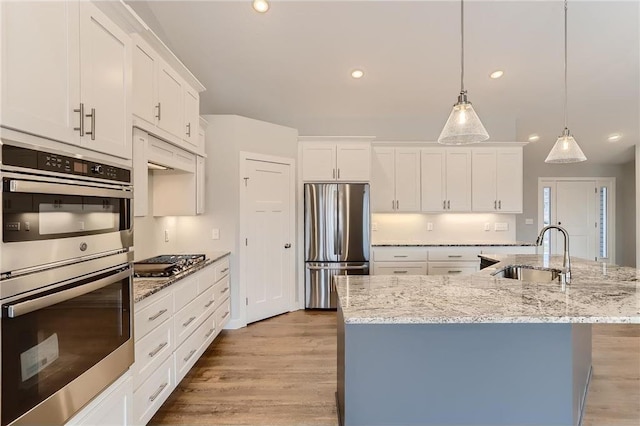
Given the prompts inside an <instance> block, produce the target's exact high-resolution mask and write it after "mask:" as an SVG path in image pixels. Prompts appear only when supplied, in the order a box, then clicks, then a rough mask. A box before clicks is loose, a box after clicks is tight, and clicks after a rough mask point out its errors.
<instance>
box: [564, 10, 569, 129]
mask: <svg viewBox="0 0 640 426" xmlns="http://www.w3.org/2000/svg"><path fill="white" fill-rule="evenodd" d="M567 99H568V95H567V0H564V128H565V129H567V122H568V115H569V113H568V108H567V103H568V101H567Z"/></svg>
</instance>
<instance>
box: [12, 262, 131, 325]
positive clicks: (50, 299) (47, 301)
mask: <svg viewBox="0 0 640 426" xmlns="http://www.w3.org/2000/svg"><path fill="white" fill-rule="evenodd" d="M129 277H131V270H130V269H127V270H125V271H122V272H118V273H117V274H114V275H111V276H108V277H105V278H102V279H99V280H97V281H93V282H91V283H89V284H84V285H79V286H77V287H72V288H70V289H68V290H63V291H59V292H56V293H51V294H48V295H46V296H42V297H38V298H36V299H31V300H27V301H24V302H19V303H16V304H14V305H4V306H3V308H4V307H6V309H7V317H8V318H17V317H19V316H21V315H24V314H28V313H30V312H33V311H37V310H39V309H44V308H46V307H49V306H52V305H56V304H58V303H62V302H66V301H67V300H71V299H75V298H76V297H80V296H83V295H85V294H87V293H91V292H93V291H96V290H99V289H101V288H104V287H107V286H110V285H111V284H114V283H117V282H118V281H120V280H123V279H125V278H129Z"/></svg>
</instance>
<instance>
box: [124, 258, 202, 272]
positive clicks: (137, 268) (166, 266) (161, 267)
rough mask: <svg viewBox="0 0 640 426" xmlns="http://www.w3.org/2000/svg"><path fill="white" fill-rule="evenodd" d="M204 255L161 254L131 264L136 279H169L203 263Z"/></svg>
mask: <svg viewBox="0 0 640 426" xmlns="http://www.w3.org/2000/svg"><path fill="white" fill-rule="evenodd" d="M205 258H206V256H205V255H204V254H163V255H160V256H156V257H151V258H149V259H145V260H141V261H139V262H135V263H134V264H133V272H134V275H135V276H136V277H170V276H172V275H176V274H178V273H180V272H182V271H185V270H187V269H189V268H191V267H193V266H194V265H197V264H198V263H200V262H204V261H205Z"/></svg>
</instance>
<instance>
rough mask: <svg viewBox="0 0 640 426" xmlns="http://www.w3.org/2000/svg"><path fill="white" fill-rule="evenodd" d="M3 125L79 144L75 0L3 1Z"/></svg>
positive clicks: (1, 116)
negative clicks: (57, 0) (66, 0)
mask: <svg viewBox="0 0 640 426" xmlns="http://www.w3.org/2000/svg"><path fill="white" fill-rule="evenodd" d="M0 8H1V15H2V18H1V19H2V21H1V25H0V27H1V32H0V35H1V38H2V46H1V51H2V69H1V74H2V97H1V98H2V101H1V102H2V104H1V107H0V124H2V126H3V127H8V128H13V129H17V130H21V131H23V132H28V133H33V134H35V135H39V136H43V137H47V138H50V139H55V140H59V141H63V142H67V143H72V144H76V145H77V144H79V143H80V134H79V132H78V131H75V130H74V127H78V126H79V123H80V114H79V112H74V109H78V108H79V105H80V76H79V73H80V55H79V45H78V43H79V35H78V28H79V27H78V19H79V12H78V3H77V2H62V1H59V2H26V1H25V2H21V1H9V2H6V1H3V2H0Z"/></svg>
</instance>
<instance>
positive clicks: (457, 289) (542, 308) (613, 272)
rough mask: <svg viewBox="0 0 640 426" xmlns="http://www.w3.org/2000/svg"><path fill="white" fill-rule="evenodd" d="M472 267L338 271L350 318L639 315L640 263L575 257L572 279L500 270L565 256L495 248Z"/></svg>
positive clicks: (517, 319)
mask: <svg viewBox="0 0 640 426" xmlns="http://www.w3.org/2000/svg"><path fill="white" fill-rule="evenodd" d="M483 257H486V258H489V259H492V260H497V261H498V262H499V263H496V264H495V265H493V266H491V267H489V268H486V269H483V270H481V271H480V272H476V273H474V274H470V275H459V276H456V275H453V276H452V275H413V276H411V275H409V276H395V275H376V276H355V275H352V276H340V277H337V280H336V283H337V290H338V298H339V301H340V306H341V308H342V310H343V315H344V320H345V323H348V324H421V323H424V324H447V323H635V324H640V270H637V269H635V268H628V267H621V266H615V265H607V264H604V263H598V262H593V261H588V260H584V259H579V258H571V269H572V277H571V284H568V285H567V286H566V289H565V290H564V291H563V290H562V286H561V285H560V283H558V282H553V283H537V282H524V281H517V280H512V279H508V278H496V277H493V276H492V275H491V273H492V272H495V271H496V270H498V269H500V268H502V267H504V266H506V265H516V264H517V265H531V266H539V267H552V268H558V269H561V268H562V256H552V257H551V258H549V257H548V256H543V255H533V254H531V255H489V254H485V255H483Z"/></svg>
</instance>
